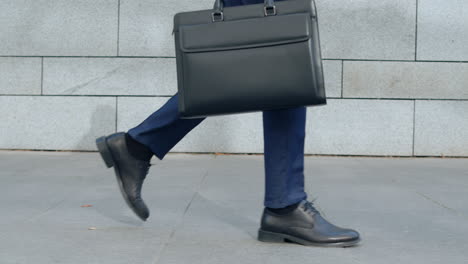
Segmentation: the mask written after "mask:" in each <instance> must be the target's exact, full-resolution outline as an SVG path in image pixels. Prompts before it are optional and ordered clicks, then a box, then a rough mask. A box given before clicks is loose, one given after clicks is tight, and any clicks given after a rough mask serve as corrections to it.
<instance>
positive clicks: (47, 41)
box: [0, 0, 118, 56]
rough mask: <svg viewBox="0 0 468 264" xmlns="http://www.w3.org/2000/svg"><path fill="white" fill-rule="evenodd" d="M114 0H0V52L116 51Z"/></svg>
mask: <svg viewBox="0 0 468 264" xmlns="http://www.w3.org/2000/svg"><path fill="white" fill-rule="evenodd" d="M117 10H118V1H115V0H100V1H94V0H80V1H75V0H23V1H8V0H1V1H0V32H1V34H0V43H1V44H0V55H26V56H28V55H51V56H88V55H98V56H106V55H107V56H109V55H117V27H118V25H117V16H118V12H117Z"/></svg>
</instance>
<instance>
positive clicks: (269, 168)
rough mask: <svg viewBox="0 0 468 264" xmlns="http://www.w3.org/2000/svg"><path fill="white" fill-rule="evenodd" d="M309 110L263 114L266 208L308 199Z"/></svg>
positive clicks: (303, 108) (283, 205)
mask: <svg viewBox="0 0 468 264" xmlns="http://www.w3.org/2000/svg"><path fill="white" fill-rule="evenodd" d="M306 110H307V109H306V107H296V108H288V109H280V110H269V111H263V139H264V152H265V157H264V162H265V199H264V205H265V207H270V208H281V207H285V206H288V205H291V204H295V203H298V202H299V201H301V200H304V199H306V198H307V194H306V193H305V192H304V140H305V122H306Z"/></svg>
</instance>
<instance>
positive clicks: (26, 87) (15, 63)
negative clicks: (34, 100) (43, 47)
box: [0, 57, 42, 94]
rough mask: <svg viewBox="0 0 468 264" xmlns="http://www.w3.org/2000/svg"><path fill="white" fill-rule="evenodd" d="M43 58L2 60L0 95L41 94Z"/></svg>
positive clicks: (6, 58)
mask: <svg viewBox="0 0 468 264" xmlns="http://www.w3.org/2000/svg"><path fill="white" fill-rule="evenodd" d="M41 68H42V67H41V58H15V57H3V58H0V94H40V93H41Z"/></svg>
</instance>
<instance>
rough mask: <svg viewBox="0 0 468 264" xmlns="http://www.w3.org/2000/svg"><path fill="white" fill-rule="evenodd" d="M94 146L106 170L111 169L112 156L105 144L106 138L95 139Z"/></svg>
mask: <svg viewBox="0 0 468 264" xmlns="http://www.w3.org/2000/svg"><path fill="white" fill-rule="evenodd" d="M96 146H97V149H98V151H99V153H100V154H101V157H102V159H103V160H104V163H105V164H106V166H107V168H111V167H112V166H114V161H113V159H112V154H111V152H110V149H109V146H107V143H106V137H105V136H104V137H100V138H98V139H96Z"/></svg>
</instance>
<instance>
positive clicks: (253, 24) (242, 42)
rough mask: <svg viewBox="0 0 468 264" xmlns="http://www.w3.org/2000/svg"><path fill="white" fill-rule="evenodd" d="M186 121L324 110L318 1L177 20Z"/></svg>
mask: <svg viewBox="0 0 468 264" xmlns="http://www.w3.org/2000/svg"><path fill="white" fill-rule="evenodd" d="M174 37H175V50H176V61H177V83H178V96H179V106H178V107H179V112H180V116H181V118H196V117H207V116H213V115H224V114H234V113H243V112H254V111H262V110H273V109H283V108H290V107H297V106H312V105H323V104H326V98H325V87H324V81H323V72H322V60H321V53H320V41H319V30H318V23H317V12H316V8H315V2H314V1H313V0H287V1H273V0H265V3H264V4H252V5H242V6H233V7H225V8H224V7H223V5H222V1H220V0H216V2H215V4H214V7H213V9H208V10H200V11H192V12H181V13H178V14H176V15H175V16H174Z"/></svg>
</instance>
